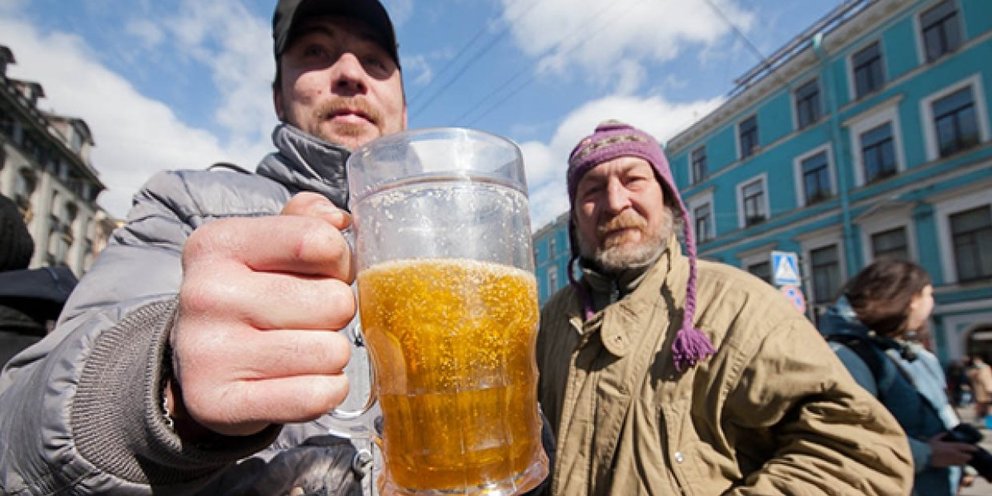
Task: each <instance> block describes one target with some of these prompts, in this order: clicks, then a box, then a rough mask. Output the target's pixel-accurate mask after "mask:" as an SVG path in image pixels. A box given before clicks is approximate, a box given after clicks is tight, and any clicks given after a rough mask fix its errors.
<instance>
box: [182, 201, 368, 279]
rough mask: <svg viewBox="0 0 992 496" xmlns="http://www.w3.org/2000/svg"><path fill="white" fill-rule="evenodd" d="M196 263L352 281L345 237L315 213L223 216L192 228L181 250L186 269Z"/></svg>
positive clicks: (349, 251)
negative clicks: (313, 214)
mask: <svg viewBox="0 0 992 496" xmlns="http://www.w3.org/2000/svg"><path fill="white" fill-rule="evenodd" d="M198 264H206V265H208V267H211V266H215V265H217V264H236V265H241V266H245V267H248V268H250V269H251V270H254V271H258V272H292V273H297V274H308V275H314V276H326V277H334V278H338V279H341V280H344V281H346V282H348V283H351V281H352V280H353V279H354V268H353V266H352V257H351V250H350V248H349V247H348V244H347V242H346V241H345V239H344V236H343V235H342V234H341V231H339V230H338V229H337V228H336V227H334V226H333V225H331V224H330V223H329V222H328V221H325V220H323V219H322V218H317V217H303V216H293V215H280V216H272V217H259V218H236V219H224V220H219V221H215V222H211V223H209V224H207V225H204V226H202V227H200V228H198V229H197V230H196V231H193V234H191V235H190V237H189V239H188V240H187V241H186V246H185V247H184V248H183V268H184V271H186V272H189V271H190V270H196V269H197V268H198V267H197V265H198Z"/></svg>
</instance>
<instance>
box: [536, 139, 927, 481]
mask: <svg viewBox="0 0 992 496" xmlns="http://www.w3.org/2000/svg"><path fill="white" fill-rule="evenodd" d="M567 180H568V195H569V201H570V205H571V207H570V208H571V212H570V216H571V217H570V221H569V233H570V236H571V241H572V254H573V261H574V260H575V259H578V268H579V269H580V271H581V278H580V279H579V280H575V279H574V277H573V276H572V275H571V273H570V275H569V278H570V281H571V284H570V285H569V286H567V287H565V288H563V289H562V290H560V291H559V292H558V293H556V294H555V295H554V296H552V298H551V299H550V300H549V301H548V303H547V304H546V305H545V306H544V308H543V310H542V313H541V330H540V333H539V335H538V366H539V368H540V370H541V379H540V386H539V393H540V400H541V404H542V406H543V408H544V412H545V413H546V414H547V416H548V419H549V420H550V422H551V424H552V426H553V428H554V430H555V435H556V436H557V437H558V446H557V452H556V462H555V465H554V467H553V479H552V483H551V484H552V493H553V494H560V495H570V496H575V495H608V494H699V495H713V494H852V495H853V494H857V495H866V494H879V495H894V494H908V493H909V491H910V488H911V487H912V476H913V467H912V461H911V457H910V453H909V449H908V445H907V443H906V440H905V436H904V435H903V434H902V433H901V430H900V428H899V425H898V424H897V423H896V421H895V420H894V419H893V418H892V416H891V415H889V413H888V412H887V411H886V409H885V408H884V407H883V406H882V405H881V404H879V403H878V402H877V401H876V400H875V399H874V398H873V397H871V395H869V394H868V393H867V392H865V391H864V390H863V389H861V388H860V387H859V386H858V385H857V383H855V382H854V380H853V379H852V378H851V376H850V375H849V374H848V373H847V372H846V371H845V369H844V367H843V365H841V363H840V362H839V361H838V360H837V359H836V357H835V355H834V354H833V353H831V351H830V348H829V347H828V346H827V344H826V343H825V342H824V340H823V339H822V338H820V336H819V335H818V333H817V331H816V329H815V328H814V327H813V325H812V324H811V323H810V322H809V321H808V320H807V319H806V318H805V317H804V316H803V315H802V314H800V313H799V312H796V311H795V309H793V308H792V307H791V306H790V305H789V303H788V302H787V301H786V299H785V298H783V297H782V296H781V295H780V294H779V293H778V292H776V291H775V290H774V288H772V287H771V286H769V285H768V284H765V283H764V282H763V281H761V280H760V279H758V278H756V277H754V276H752V275H750V274H748V273H746V272H744V271H741V270H738V269H735V268H733V267H730V266H727V265H724V264H718V263H712V262H705V261H697V259H696V248H695V245H694V243H693V238H692V230H691V228H690V223H689V222H688V217H687V214H686V209H685V206H684V205H683V203H682V200H681V198H680V197H679V194H678V190H677V189H676V188H675V182H674V181H673V179H672V172H671V169H670V168H669V165H668V161H667V160H666V159H665V156H664V153H663V152H662V150H661V147H660V146H659V144H658V143H657V141H655V139H654V138H652V137H651V136H650V135H648V134H647V133H645V132H644V131H641V130H639V129H636V128H633V127H631V126H629V125H626V124H622V123H619V122H615V121H608V122H605V123H603V124H600V125H599V126H598V127H597V128H596V130H595V132H593V134H591V135H590V136H588V137H586V138H584V139H582V140H581V141H580V142H579V144H578V145H577V146H576V147H575V149H574V150H573V151H572V153H571V155H570V157H569V162H568V172H567ZM676 227H681V229H682V233H683V237H684V240H683V241H684V243H685V248H686V254H685V255H683V253H682V250H681V247H680V243H679V240H678V237H677V236H676V234H675V233H676ZM570 267H571V264H570Z"/></svg>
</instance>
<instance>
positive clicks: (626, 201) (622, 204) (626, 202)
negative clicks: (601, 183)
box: [606, 179, 630, 212]
mask: <svg viewBox="0 0 992 496" xmlns="http://www.w3.org/2000/svg"><path fill="white" fill-rule="evenodd" d="M628 206H630V191H628V190H627V188H625V187H624V186H623V184H622V183H621V182H620V181H619V180H616V179H614V180H611V181H610V182H609V183H608V184H607V186H606V207H607V209H609V211H611V212H620V211H622V210H623V209H625V208H627V207H628Z"/></svg>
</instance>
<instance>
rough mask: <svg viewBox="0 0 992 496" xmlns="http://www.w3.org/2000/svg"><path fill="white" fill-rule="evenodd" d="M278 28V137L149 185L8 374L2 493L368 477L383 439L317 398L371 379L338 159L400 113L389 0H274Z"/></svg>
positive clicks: (402, 121) (180, 488) (2, 398)
mask: <svg viewBox="0 0 992 496" xmlns="http://www.w3.org/2000/svg"><path fill="white" fill-rule="evenodd" d="M273 39H274V45H273V46H274V54H275V59H276V64H277V71H276V79H275V82H274V84H273V88H272V90H273V99H274V104H275V110H276V113H277V115H278V116H279V118H280V120H281V121H282V123H281V124H280V125H279V126H277V127H276V129H275V131H274V132H273V143H274V145H275V147H276V151H275V152H273V153H272V154H270V155H268V156H266V157H265V158H263V159H262V161H261V163H260V164H259V165H258V167H257V169H256V172H255V173H254V174H249V173H241V172H232V171H230V170H219V171H170V172H164V173H160V174H158V175H156V176H155V177H153V178H152V179H151V180H150V181H149V182H148V183H147V184H146V186H145V188H144V189H143V190H142V191H141V192H139V193H138V194H137V195H136V197H135V204H134V206H133V208H132V210H131V212H130V214H129V216H128V218H129V222H128V224H127V225H125V226H124V227H123V228H121V229H119V230H118V231H117V232H116V233H115V234H114V236H113V238H112V240H111V245H110V246H109V247H108V248H107V249H106V250H105V251H104V252H103V254H102V255H101V257H100V259H99V260H98V262H97V263H96V265H95V266H94V268H93V269H92V271H91V272H90V273H88V274H87V276H86V277H85V278H84V279H83V281H82V283H81V284H80V285H79V286H78V287H77V289H76V292H75V293H74V294H73V296H72V298H71V299H70V301H69V303H68V304H67V306H66V311H65V312H64V313H63V314H62V319H61V322H60V323H59V325H58V328H57V329H56V330H55V331H54V332H53V333H52V334H50V335H49V336H48V337H47V338H46V339H44V340H43V341H42V342H40V343H39V344H38V345H36V346H34V347H32V348H29V349H28V350H26V351H25V352H23V353H22V354H20V355H19V356H17V357H15V358H14V359H12V361H11V362H10V364H9V367H8V368H7V369H6V370H5V371H4V375H3V376H2V377H0V446H2V447H3V448H2V449H0V493H4V494H21V493H25V494H27V493H30V494H36V493H38V494H40V493H45V494H48V493H56V492H57V493H59V494H92V493H100V494H102V493H115V492H126V493H128V494H150V493H152V492H154V493H156V494H197V493H199V494H304V493H305V494H317V493H319V494H340V493H349V494H351V493H359V494H360V493H362V492H364V493H366V494H371V493H372V492H373V487H372V486H373V484H374V481H373V479H374V477H371V476H367V475H368V474H369V473H370V471H371V466H373V465H377V464H379V461H378V460H375V461H374V460H373V456H372V454H371V450H370V446H369V445H367V443H366V444H365V445H363V444H361V442H357V443H358V444H357V445H356V446H357V448H358V449H357V450H356V446H353V445H352V444H351V443H349V442H348V441H346V440H342V439H339V438H335V437H332V436H329V435H328V434H327V426H326V425H325V422H324V420H322V418H323V417H325V414H326V412H328V411H329V410H331V409H332V408H333V407H335V406H336V405H338V404H339V403H341V402H342V400H344V399H345V397H346V395H347V394H348V391H349V379H351V380H352V381H351V384H352V385H354V384H355V383H356V382H355V381H356V380H358V381H359V382H361V379H363V378H362V373H363V372H364V373H365V377H364V380H365V382H366V387H367V380H368V377H367V371H362V370H360V368H356V369H355V370H352V368H351V367H349V370H348V371H347V373H346V371H345V365H346V364H347V363H348V362H349V355H350V353H351V343H350V341H349V339H348V333H346V332H339V331H341V330H343V329H345V328H346V326H347V325H348V324H349V322H350V321H351V320H352V317H353V316H354V314H355V297H354V294H353V289H352V287H351V283H352V282H353V280H354V277H355V267H354V263H353V260H352V255H351V252H350V250H349V247H348V244H347V242H346V240H345V238H344V236H343V235H342V232H341V231H342V230H343V229H345V228H347V227H348V226H349V225H350V215H349V214H348V213H346V212H345V211H344V210H342V208H344V207H345V202H346V200H347V197H348V192H347V188H346V183H345V175H344V164H345V160H346V159H347V158H348V156H349V154H350V150H352V149H354V148H356V147H358V146H360V145H363V144H365V143H367V142H369V141H371V140H373V139H375V138H378V137H380V136H384V135H390V134H393V133H396V132H398V131H401V130H403V129H405V128H406V102H405V98H404V94H403V83H402V79H401V74H400V67H399V58H398V55H397V45H396V40H395V34H394V31H393V26H392V23H391V21H390V19H389V17H388V14H387V12H386V10H385V9H384V8H383V6H382V5H381V4H380V3H379V2H378V1H377V0H279V2H278V3H277V5H276V9H275V13H274V16H273ZM356 389H360V388H356ZM359 392H360V391H359ZM376 468H381V467H376Z"/></svg>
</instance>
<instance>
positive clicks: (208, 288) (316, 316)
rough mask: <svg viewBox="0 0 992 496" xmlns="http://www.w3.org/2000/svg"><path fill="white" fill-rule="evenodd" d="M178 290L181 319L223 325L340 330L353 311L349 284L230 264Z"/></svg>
mask: <svg viewBox="0 0 992 496" xmlns="http://www.w3.org/2000/svg"><path fill="white" fill-rule="evenodd" d="M191 279H193V280H188V281H186V282H185V283H184V285H183V287H182V289H181V291H180V305H181V310H182V314H183V316H184V317H187V316H188V317H195V318H196V319H197V320H198V321H199V322H201V323H209V324H211V325H215V326H223V325H226V324H227V323H229V322H238V323H241V324H245V325H247V326H249V327H252V328H254V329H259V330H271V329H318V330H319V329H325V330H337V329H342V328H344V327H345V326H346V325H347V324H348V322H350V321H351V319H352V318H353V317H354V315H355V294H354V291H353V290H352V288H351V286H350V284H349V283H348V282H345V281H342V280H340V279H334V278H320V277H313V276H306V275H298V274H290V273H281V272H268V273H266V272H253V271H250V270H244V269H239V268H238V267H233V268H232V270H230V271H216V270H215V271H214V272H213V275H212V277H207V278H202V279H199V278H191Z"/></svg>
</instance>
